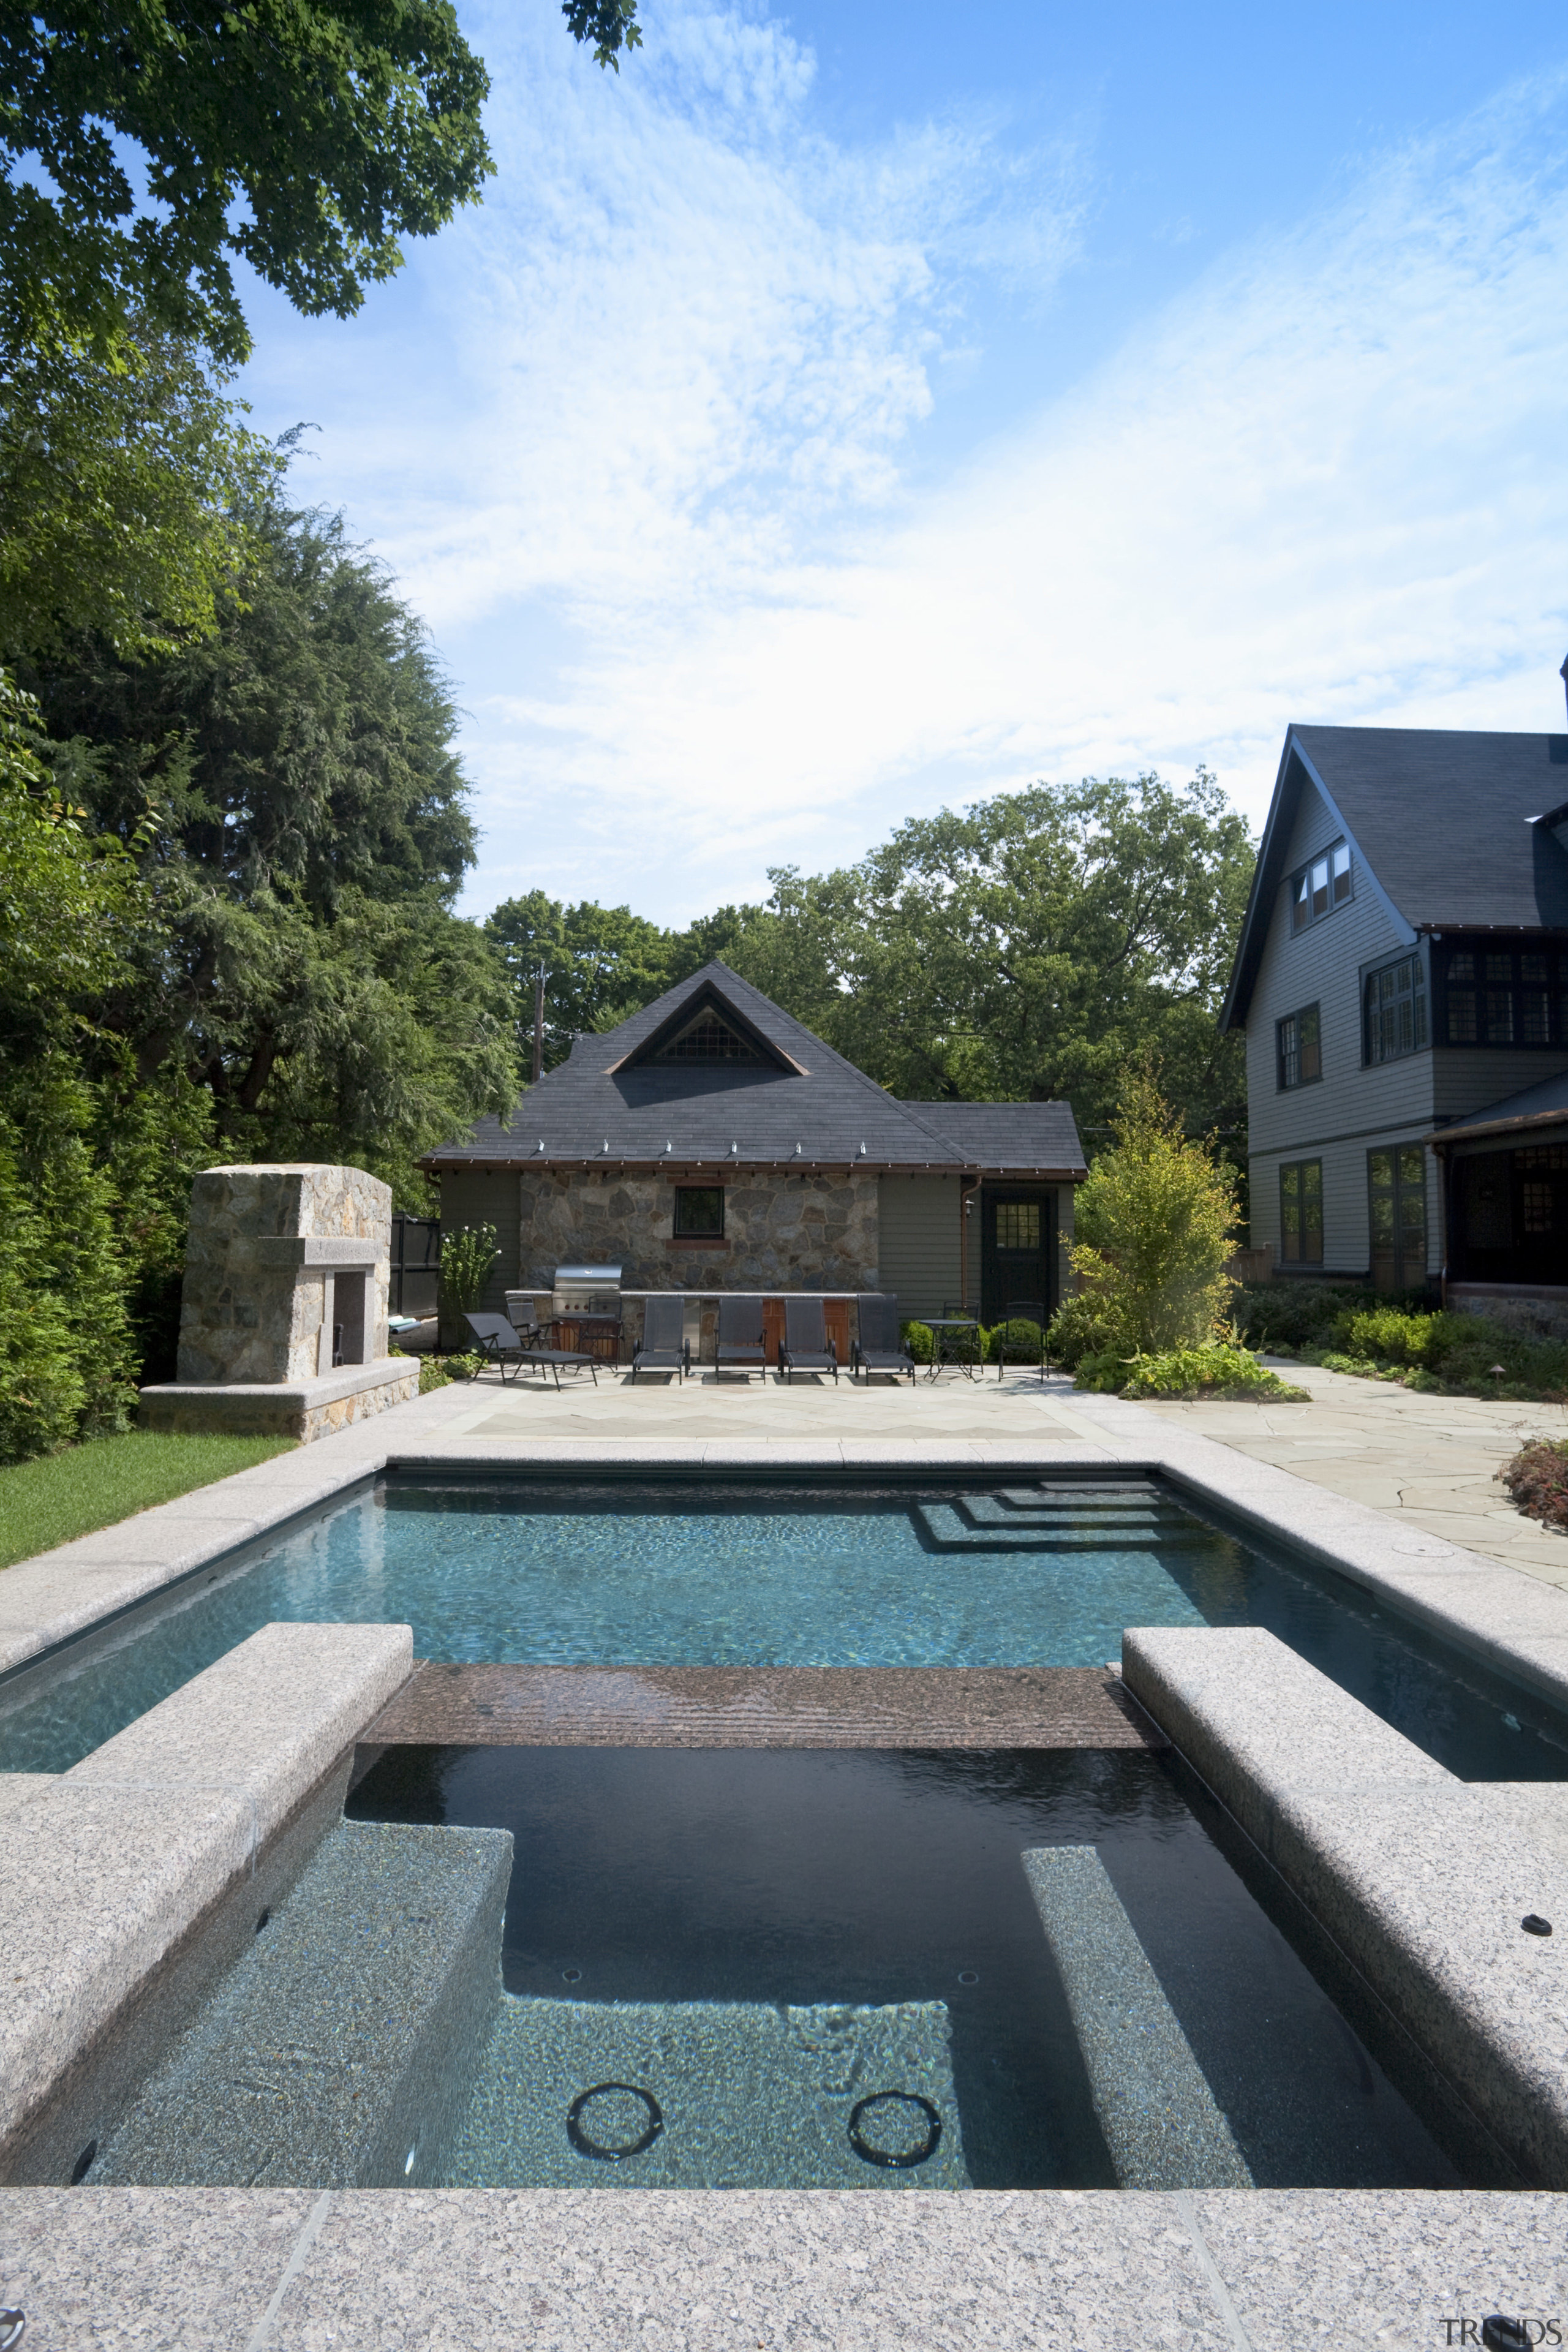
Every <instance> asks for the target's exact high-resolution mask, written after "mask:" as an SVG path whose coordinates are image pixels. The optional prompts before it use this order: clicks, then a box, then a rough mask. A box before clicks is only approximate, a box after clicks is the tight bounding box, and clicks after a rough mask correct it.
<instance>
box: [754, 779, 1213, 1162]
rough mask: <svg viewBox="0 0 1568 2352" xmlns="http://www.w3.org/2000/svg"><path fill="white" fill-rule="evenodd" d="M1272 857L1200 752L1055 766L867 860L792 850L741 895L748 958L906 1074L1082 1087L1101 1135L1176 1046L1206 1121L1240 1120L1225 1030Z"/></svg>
mask: <svg viewBox="0 0 1568 2352" xmlns="http://www.w3.org/2000/svg"><path fill="white" fill-rule="evenodd" d="M1251 870H1252V849H1251V844H1250V842H1249V839H1248V836H1247V828H1246V826H1245V824H1243V822H1242V819H1241V818H1240V817H1239V816H1238V815H1237V813H1236V812H1235V810H1233V809H1232V808H1230V806H1229V805H1228V803H1226V799H1225V796H1224V794H1223V793H1221V792H1220V791H1219V789H1218V787H1217V786H1216V785H1215V782H1214V780H1213V778H1212V777H1211V776H1209V775H1208V774H1207V773H1206V772H1202V771H1200V772H1199V773H1198V775H1197V776H1196V777H1195V778H1194V781H1193V782H1191V783H1190V784H1188V785H1185V786H1184V787H1174V786H1172V785H1169V784H1166V783H1164V782H1162V781H1161V779H1160V778H1159V777H1158V776H1157V775H1152V774H1150V775H1143V776H1140V777H1138V778H1137V779H1136V781H1134V782H1126V781H1123V780H1122V779H1120V778H1116V777H1112V778H1110V779H1109V780H1108V781H1106V782H1098V781H1096V780H1094V779H1092V778H1091V779H1089V780H1087V781H1086V782H1083V783H1081V784H1078V785H1060V786H1058V785H1050V784H1043V783H1042V784H1036V785H1032V786H1031V787H1029V788H1028V789H1027V790H1026V791H1024V792H1018V793H998V794H997V795H996V796H995V797H994V799H991V800H988V801H982V802H979V803H976V804H975V805H974V806H973V807H971V808H968V809H965V810H964V811H963V812H962V813H961V814H955V813H954V812H952V811H951V810H943V811H942V813H941V814H939V815H937V816H935V817H929V818H919V819H916V820H914V821H912V822H911V823H910V824H904V825H901V826H900V828H899V829H898V831H897V832H896V833H895V834H894V835H892V837H891V839H890V840H889V841H888V842H887V843H886V844H885V845H883V846H882V847H881V848H879V849H876V850H873V851H872V852H871V853H870V855H869V856H867V857H866V858H864V859H862V860H861V862H860V863H859V865H858V866H851V867H848V868H847V869H844V870H841V871H839V872H837V873H833V874H828V875H825V876H818V877H809V878H808V877H802V876H801V875H800V874H799V873H798V872H797V871H796V870H795V868H794V867H784V868H779V869H775V870H774V871H773V876H772V879H773V897H772V898H771V899H770V900H769V901H768V903H767V905H766V906H765V907H763V908H742V909H731V910H726V919H727V921H728V923H729V925H730V927H731V928H730V932H729V938H728V944H727V948H726V950H725V951H726V952H727V954H728V956H729V959H730V960H731V961H732V962H733V963H734V964H735V966H736V968H737V969H738V970H739V971H742V972H743V973H744V975H745V976H746V977H747V978H748V979H749V980H752V982H755V984H756V985H757V986H758V987H759V988H762V989H763V990H764V991H765V992H767V993H768V994H769V995H770V996H773V997H774V998H775V999H776V1000H777V1001H778V1002H779V1003H783V1004H784V1005H785V1006H786V1007H787V1009H788V1010H789V1011H790V1012H792V1013H795V1016H796V1018H797V1019H799V1020H802V1021H805V1023H807V1024H809V1025H810V1026H811V1027H812V1028H814V1029H816V1030H817V1031H818V1032H819V1033H820V1034H822V1035H824V1036H825V1037H826V1039H827V1041H828V1043H829V1044H830V1045H835V1046H837V1048H838V1050H839V1051H840V1052H841V1053H843V1054H845V1055H847V1056H848V1058H849V1059H850V1060H851V1061H854V1062H856V1063H858V1065H859V1066H860V1067H861V1068H862V1069H864V1070H866V1071H868V1073H869V1074H870V1076H873V1077H875V1078H877V1079H878V1080H879V1081H880V1083H881V1084H882V1085H884V1086H886V1087H889V1088H891V1089H892V1091H893V1092H895V1093H897V1094H900V1095H904V1096H909V1097H916V1098H919V1097H942V1096H948V1097H961V1098H973V1099H980V1100H1028V1099H1035V1100H1042V1099H1050V1098H1065V1099H1066V1100H1068V1101H1070V1102H1071V1103H1072V1105H1073V1107H1074V1109H1075V1110H1076V1111H1077V1113H1078V1116H1079V1121H1080V1122H1081V1123H1082V1125H1083V1126H1084V1128H1085V1129H1086V1130H1088V1131H1089V1132H1090V1133H1092V1132H1093V1130H1095V1129H1104V1128H1105V1127H1106V1126H1107V1125H1108V1124H1109V1121H1110V1116H1111V1112H1112V1108H1113V1106H1114V1104H1115V1101H1116V1097H1117V1093H1118V1089H1119V1087H1120V1083H1121V1074H1122V1073H1123V1071H1124V1070H1125V1068H1126V1066H1127V1064H1128V1061H1129V1058H1130V1057H1131V1056H1132V1055H1135V1054H1137V1053H1138V1052H1139V1050H1140V1049H1141V1048H1142V1047H1143V1046H1144V1045H1153V1046H1154V1047H1155V1048H1157V1050H1158V1052H1159V1055H1160V1056H1161V1058H1162V1061H1163V1066H1164V1070H1165V1074H1166V1083H1167V1085H1168V1087H1170V1088H1171V1090H1172V1091H1173V1095H1174V1097H1175V1098H1176V1100H1177V1102H1178V1103H1179V1105H1180V1106H1181V1109H1182V1112H1183V1115H1184V1120H1185V1123H1186V1125H1187V1127H1188V1129H1189V1130H1206V1129H1210V1128H1213V1127H1219V1128H1222V1129H1225V1128H1232V1127H1235V1126H1238V1125H1239V1124H1240V1123H1241V1120H1242V1118H1243V1117H1244V1113H1245V1100H1246V1095H1245V1078H1244V1072H1243V1067H1242V1064H1241V1059H1240V1055H1239V1051H1238V1047H1237V1041H1236V1040H1234V1039H1221V1038H1220V1037H1219V1035H1218V1034H1217V1031H1216V1028H1215V1013H1217V1010H1218V1006H1219V1002H1220V998H1221V994H1222V992H1223V988H1224V984H1225V978H1226V972H1227V971H1228V969H1229V963H1230V956H1231V949H1232V943H1233V941H1234V939H1235V936H1236V932H1237V928H1238V925H1239V922H1240V919H1241V914H1242V911H1243V908H1245V905H1246V899H1247V888H1248V886H1249V883H1250V878H1251Z"/></svg>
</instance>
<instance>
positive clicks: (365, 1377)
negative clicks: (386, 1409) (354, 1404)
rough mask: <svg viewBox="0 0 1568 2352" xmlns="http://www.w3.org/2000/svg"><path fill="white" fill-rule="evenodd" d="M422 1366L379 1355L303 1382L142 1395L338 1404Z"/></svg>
mask: <svg viewBox="0 0 1568 2352" xmlns="http://www.w3.org/2000/svg"><path fill="white" fill-rule="evenodd" d="M417 1370H418V1365H417V1363H416V1360H415V1359H414V1358H413V1357H412V1356H378V1357H376V1358H375V1359H374V1361H373V1362H371V1363H368V1364H341V1365H339V1367H338V1369H337V1370H335V1371H331V1372H322V1373H321V1374H320V1375H319V1376H318V1377H317V1378H316V1379H314V1380H303V1381H157V1382H155V1383H154V1384H153V1386H152V1387H150V1388H144V1389H142V1391H140V1393H141V1395H142V1400H143V1401H144V1402H148V1401H151V1402H160V1403H161V1402H163V1400H164V1399H165V1398H172V1399H174V1402H184V1401H191V1400H194V1399H195V1398H197V1397H229V1398H236V1399H238V1398H247V1397H260V1398H263V1399H265V1400H268V1401H270V1402H275V1403H278V1404H296V1405H302V1406H303V1407H304V1408H305V1409H306V1410H307V1411H309V1410H310V1408H311V1407H312V1406H314V1405H322V1404H337V1403H340V1402H342V1399H343V1398H344V1397H352V1396H360V1395H363V1392H364V1391H365V1390H366V1389H380V1388H390V1387H391V1385H392V1383H393V1382H394V1381H401V1380H405V1379H406V1378H407V1376H408V1375H409V1373H410V1372H414V1371H417Z"/></svg>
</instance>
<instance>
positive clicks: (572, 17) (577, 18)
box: [561, 0, 642, 73]
mask: <svg viewBox="0 0 1568 2352" xmlns="http://www.w3.org/2000/svg"><path fill="white" fill-rule="evenodd" d="M561 14H562V15H563V16H564V17H565V19H566V22H567V24H568V26H570V27H571V32H572V37H573V39H574V40H576V41H592V42H593V43H594V44H595V47H594V62H595V65H598V66H614V68H615V69H616V72H617V73H619V72H620V69H621V61H620V58H618V57H617V56H616V50H617V49H622V48H624V49H626V50H628V51H630V50H632V49H640V48H641V47H642V26H640V25H639V24H638V23H637V0H563V7H562V10H561Z"/></svg>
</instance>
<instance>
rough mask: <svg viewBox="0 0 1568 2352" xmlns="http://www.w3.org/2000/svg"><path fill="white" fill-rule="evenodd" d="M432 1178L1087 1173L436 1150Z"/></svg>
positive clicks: (1066, 1178)
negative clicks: (546, 1173) (547, 1173)
mask: <svg viewBox="0 0 1568 2352" xmlns="http://www.w3.org/2000/svg"><path fill="white" fill-rule="evenodd" d="M416 1165H417V1166H418V1167H419V1168H420V1169H422V1170H423V1171H424V1172H425V1173H426V1175H428V1176H459V1175H460V1176H483V1175H498V1176H500V1175H519V1174H521V1172H522V1171H523V1170H524V1169H533V1170H535V1171H538V1170H544V1169H549V1170H551V1171H553V1172H554V1173H556V1174H558V1175H588V1174H598V1175H602V1176H607V1175H611V1174H614V1175H616V1176H672V1177H673V1176H679V1177H684V1176H690V1175H694V1174H701V1175H704V1176H714V1175H721V1174H722V1173H723V1171H725V1170H726V1169H728V1170H729V1171H731V1173H732V1174H736V1175H740V1174H742V1173H743V1174H746V1175H763V1174H770V1175H788V1176H828V1175H835V1176H836V1175H838V1174H840V1173H847V1174H850V1175H862V1176H867V1175H869V1176H930V1175H937V1176H963V1177H978V1178H981V1179H983V1180H984V1179H986V1178H993V1179H994V1180H995V1181H998V1182H1005V1181H1009V1180H1013V1179H1016V1180H1017V1181H1020V1182H1022V1181H1025V1180H1028V1181H1033V1182H1038V1183H1044V1184H1081V1183H1082V1182H1083V1181H1084V1179H1085V1177H1086V1176H1087V1175H1088V1173H1089V1170H1088V1168H1087V1167H1071V1168H1060V1167H1035V1166H1033V1165H1028V1166H1024V1165H1020V1164H1019V1163H1018V1162H1017V1161H1015V1160H1009V1161H1007V1162H1005V1163H1002V1162H998V1163H996V1164H994V1165H988V1164H986V1163H984V1162H983V1161H980V1160H879V1159H877V1158H876V1157H875V1156H874V1155H872V1154H869V1153H866V1154H861V1153H855V1154H852V1155H851V1154H847V1153H845V1152H837V1153H835V1154H831V1155H829V1156H827V1157H826V1158H819V1159H814V1160H807V1159H805V1158H804V1157H801V1158H796V1157H795V1155H794V1154H793V1153H791V1154H788V1155H786V1156H784V1157H781V1158H778V1159H773V1158H757V1157H748V1155H747V1154H746V1153H744V1152H732V1151H723V1152H715V1153H714V1154H713V1155H712V1157H711V1158H709V1157H707V1156H703V1157H701V1158H699V1157H697V1156H696V1155H695V1154H689V1155H688V1154H679V1153H676V1154H672V1155H670V1156H668V1157H666V1156H665V1155H664V1154H662V1153H661V1154H660V1155H659V1156H658V1158H657V1159H637V1158H627V1159H619V1158H617V1157H616V1154H615V1153H614V1152H605V1151H596V1152H589V1153H584V1152H580V1151H578V1152H550V1151H530V1152H522V1153H519V1154H517V1155H516V1156H515V1157H513V1156H507V1157H504V1158H503V1157H502V1156H501V1155H500V1154H499V1153H496V1152H475V1153H464V1152H452V1151H434V1152H429V1153H426V1156H425V1157H424V1158H423V1159H421V1160H418V1161H417V1162H416Z"/></svg>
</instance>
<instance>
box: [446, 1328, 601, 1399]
mask: <svg viewBox="0 0 1568 2352" xmlns="http://www.w3.org/2000/svg"><path fill="white" fill-rule="evenodd" d="M463 1320H464V1322H465V1323H466V1324H467V1325H468V1328H469V1330H470V1331H471V1332H472V1333H473V1335H474V1338H475V1339H477V1340H478V1342H479V1351H480V1353H481V1354H482V1355H483V1356H484V1357H485V1358H486V1359H487V1360H489V1362H490V1363H492V1364H494V1366H495V1367H496V1370H498V1371H499V1372H500V1376H501V1379H502V1381H503V1382H504V1381H505V1380H506V1377H507V1370H506V1368H507V1366H508V1365H509V1364H510V1365H511V1366H512V1368H513V1369H512V1375H511V1376H512V1378H513V1379H514V1380H515V1379H516V1378H517V1375H518V1373H519V1372H521V1370H522V1369H523V1366H524V1365H525V1364H526V1365H527V1367H528V1369H529V1370H530V1371H542V1372H553V1373H554V1375H555V1385H556V1387H557V1388H559V1387H560V1386H561V1367H562V1365H563V1364H569V1365H570V1366H571V1367H572V1369H573V1370H574V1371H578V1372H580V1371H581V1370H582V1369H583V1367H584V1364H586V1365H587V1367H588V1370H590V1371H591V1372H592V1373H593V1375H594V1386H595V1388H597V1387H598V1385H599V1374H598V1369H597V1366H596V1363H595V1359H594V1358H593V1357H592V1356H585V1355H583V1354H582V1353H580V1351H579V1350H578V1349H575V1348H544V1347H541V1346H539V1345H538V1344H537V1343H536V1341H535V1339H534V1335H533V1334H532V1333H530V1334H529V1335H528V1337H527V1338H526V1339H525V1338H521V1337H520V1336H519V1334H518V1333H517V1332H516V1331H515V1330H514V1329H513V1328H512V1327H511V1325H510V1323H509V1322H508V1321H507V1319H506V1317H505V1316H504V1315H465V1316H464V1318H463Z"/></svg>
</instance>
